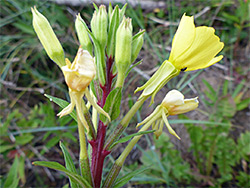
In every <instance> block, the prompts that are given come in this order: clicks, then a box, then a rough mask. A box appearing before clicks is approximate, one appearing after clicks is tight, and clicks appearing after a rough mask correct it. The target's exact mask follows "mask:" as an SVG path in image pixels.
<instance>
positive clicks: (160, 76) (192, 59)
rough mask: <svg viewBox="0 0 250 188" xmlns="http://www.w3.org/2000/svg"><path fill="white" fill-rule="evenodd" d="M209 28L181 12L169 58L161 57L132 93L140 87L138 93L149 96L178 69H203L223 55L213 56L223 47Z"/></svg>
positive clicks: (178, 71) (177, 71)
mask: <svg viewBox="0 0 250 188" xmlns="http://www.w3.org/2000/svg"><path fill="white" fill-rule="evenodd" d="M214 32H215V30H214V28H212V27H206V26H201V27H195V25H194V17H193V16H191V17H190V16H186V14H184V15H183V16H182V18H181V21H180V24H179V27H178V29H177V31H176V34H175V36H174V39H173V42H172V50H171V52H170V57H169V59H168V60H165V61H164V62H163V63H162V65H161V66H160V67H159V69H158V70H157V71H156V72H155V73H154V75H153V76H152V77H151V78H150V79H149V80H148V81H147V82H146V83H145V84H144V85H143V86H141V87H138V88H137V89H136V90H135V92H137V91H141V90H143V92H142V94H141V96H140V98H139V99H141V98H142V97H148V96H152V98H151V104H152V103H153V101H154V97H155V95H156V93H157V92H158V91H159V90H160V89H161V88H162V87H163V86H164V85H166V83H167V82H168V81H169V80H170V79H172V78H173V77H175V76H177V75H178V74H179V73H180V71H193V70H197V69H203V68H206V67H209V66H211V65H213V64H215V63H217V62H219V61H220V60H221V59H222V58H223V56H222V55H220V56H217V57H215V56H216V55H217V54H218V53H219V52H220V51H221V50H222V49H223V47H224V43H223V42H220V38H219V37H218V36H216V35H215V34H214Z"/></svg>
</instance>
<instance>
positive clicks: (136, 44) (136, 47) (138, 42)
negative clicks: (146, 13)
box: [131, 30, 145, 63]
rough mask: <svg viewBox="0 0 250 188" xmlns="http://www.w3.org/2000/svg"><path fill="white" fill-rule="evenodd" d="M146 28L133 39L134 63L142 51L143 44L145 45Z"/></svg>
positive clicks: (132, 55)
mask: <svg viewBox="0 0 250 188" xmlns="http://www.w3.org/2000/svg"><path fill="white" fill-rule="evenodd" d="M144 32H145V30H142V31H139V33H138V34H137V35H138V36H137V35H135V37H134V38H133V41H132V52H131V63H133V62H134V61H135V60H136V58H137V56H138V54H139V52H140V51H141V48H142V45H143V36H144Z"/></svg>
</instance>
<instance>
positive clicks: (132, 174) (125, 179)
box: [113, 167, 149, 188]
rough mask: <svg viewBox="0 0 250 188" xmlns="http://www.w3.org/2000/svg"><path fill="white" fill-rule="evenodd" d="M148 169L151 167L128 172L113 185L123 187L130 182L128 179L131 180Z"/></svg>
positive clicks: (116, 187)
mask: <svg viewBox="0 0 250 188" xmlns="http://www.w3.org/2000/svg"><path fill="white" fill-rule="evenodd" d="M147 169H149V167H144V168H141V169H138V170H135V171H132V172H129V173H127V174H126V175H125V176H123V177H122V178H119V179H117V180H116V181H115V183H114V184H115V185H114V186H113V188H120V187H122V186H123V185H125V184H126V183H128V181H129V180H131V179H132V178H133V177H135V176H137V175H139V174H141V173H142V172H144V171H145V170H147Z"/></svg>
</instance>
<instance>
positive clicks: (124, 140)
mask: <svg viewBox="0 0 250 188" xmlns="http://www.w3.org/2000/svg"><path fill="white" fill-rule="evenodd" d="M153 132H155V130H149V131H141V132H137V133H134V134H130V135H128V136H125V137H123V138H121V139H119V140H118V141H116V142H114V143H113V144H112V145H111V146H110V149H111V148H113V147H114V146H115V145H116V144H118V143H124V142H127V141H128V140H130V139H131V138H132V137H135V136H139V135H144V134H149V133H153Z"/></svg>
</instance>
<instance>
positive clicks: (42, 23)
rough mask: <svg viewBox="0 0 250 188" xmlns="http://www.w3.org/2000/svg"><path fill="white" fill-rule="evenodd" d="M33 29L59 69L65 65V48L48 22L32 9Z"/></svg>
mask: <svg viewBox="0 0 250 188" xmlns="http://www.w3.org/2000/svg"><path fill="white" fill-rule="evenodd" d="M31 11H32V15H33V22H32V23H33V27H34V30H35V32H36V34H37V36H38V38H39V40H40V42H41V43H42V45H43V47H44V49H45V51H46V53H47V54H48V56H49V57H50V59H52V60H53V61H54V62H55V63H56V64H57V65H58V66H59V67H62V66H63V65H65V60H64V52H63V48H62V46H61V44H60V42H59V40H58V39H57V37H56V35H55V33H54V31H53V30H52V28H51V26H50V24H49V22H48V20H47V19H46V18H45V17H44V16H43V15H42V14H41V13H40V12H38V10H37V9H36V7H34V9H33V8H31Z"/></svg>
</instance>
